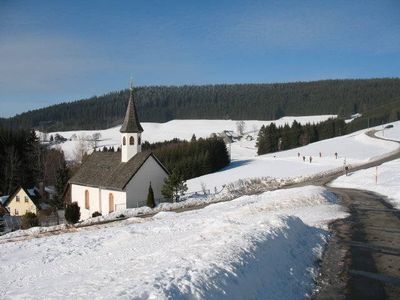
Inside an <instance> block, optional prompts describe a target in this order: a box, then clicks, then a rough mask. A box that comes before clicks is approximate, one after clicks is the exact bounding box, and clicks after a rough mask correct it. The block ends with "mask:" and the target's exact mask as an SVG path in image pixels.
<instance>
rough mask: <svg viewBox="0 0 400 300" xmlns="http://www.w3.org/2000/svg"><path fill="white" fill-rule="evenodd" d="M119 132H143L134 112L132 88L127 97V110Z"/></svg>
mask: <svg viewBox="0 0 400 300" xmlns="http://www.w3.org/2000/svg"><path fill="white" fill-rule="evenodd" d="M119 131H120V132H123V133H125V132H128V133H136V132H143V128H142V126H141V125H140V122H139V118H138V115H137V111H136V105H135V100H134V97H133V88H131V93H130V96H129V102H128V108H127V109H126V114H125V119H124V122H123V123H122V126H121V129H120V130H119Z"/></svg>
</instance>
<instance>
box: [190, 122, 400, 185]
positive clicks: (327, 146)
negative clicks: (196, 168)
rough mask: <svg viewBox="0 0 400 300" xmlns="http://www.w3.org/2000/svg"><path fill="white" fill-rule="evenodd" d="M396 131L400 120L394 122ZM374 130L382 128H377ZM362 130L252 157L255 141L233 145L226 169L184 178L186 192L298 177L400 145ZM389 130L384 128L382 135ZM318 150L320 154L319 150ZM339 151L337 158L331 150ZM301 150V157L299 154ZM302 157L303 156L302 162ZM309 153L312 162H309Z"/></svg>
mask: <svg viewBox="0 0 400 300" xmlns="http://www.w3.org/2000/svg"><path fill="white" fill-rule="evenodd" d="M393 124H395V127H394V128H392V129H391V130H395V129H397V128H399V127H400V122H395V123H393ZM377 129H381V128H380V127H377ZM366 131H367V130H361V131H358V132H355V133H352V134H349V135H345V136H341V137H337V138H333V139H328V140H323V141H320V142H317V143H312V144H309V145H307V146H304V147H301V148H296V149H291V150H288V151H282V152H276V153H272V154H267V155H261V156H257V157H255V156H254V155H255V153H256V149H255V142H254V141H250V142H249V141H246V142H237V143H233V144H232V156H233V159H232V163H231V164H230V165H229V166H228V167H226V168H225V169H223V170H221V171H219V172H216V173H212V174H207V175H204V176H201V177H197V178H194V179H191V180H188V181H187V185H188V187H189V191H192V192H194V191H200V190H201V185H202V183H203V184H205V186H206V188H207V189H210V190H211V191H213V190H214V189H215V187H216V188H217V190H220V189H221V188H222V186H223V185H226V184H229V183H232V182H235V181H237V180H240V179H245V178H256V177H268V176H270V177H276V178H288V177H290V178H300V177H305V176H311V175H315V174H319V173H323V172H327V171H329V170H334V169H337V168H343V166H344V164H345V163H346V164H350V165H357V164H361V163H365V162H367V161H370V160H373V159H376V158H378V157H381V156H383V155H385V154H387V153H390V152H392V151H395V150H396V149H398V148H399V144H397V143H394V142H391V141H383V140H378V139H374V138H371V137H368V136H367V135H365V132H366ZM389 133H390V129H387V130H385V135H386V134H389ZM320 152H321V157H319V153H320ZM335 152H337V153H338V159H336V158H335V155H334V153H335ZM298 153H300V157H298ZM302 156H305V157H306V161H305V162H303V159H302ZM310 156H311V157H312V163H310V162H309V158H310Z"/></svg>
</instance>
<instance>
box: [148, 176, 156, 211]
mask: <svg viewBox="0 0 400 300" xmlns="http://www.w3.org/2000/svg"><path fill="white" fill-rule="evenodd" d="M146 204H147V206H148V207H150V208H154V207H156V202H155V201H154V192H153V188H152V187H151V182H150V185H149V192H148V193H147V201H146Z"/></svg>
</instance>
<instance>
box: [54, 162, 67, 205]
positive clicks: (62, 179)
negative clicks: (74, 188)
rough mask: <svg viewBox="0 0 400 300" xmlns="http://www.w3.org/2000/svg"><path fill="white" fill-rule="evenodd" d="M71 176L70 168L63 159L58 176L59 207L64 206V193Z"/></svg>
mask: <svg viewBox="0 0 400 300" xmlns="http://www.w3.org/2000/svg"><path fill="white" fill-rule="evenodd" d="M69 178H70V175H69V169H68V167H67V164H66V162H65V161H63V163H62V165H61V167H60V168H59V169H58V170H57V178H56V186H55V187H56V193H57V194H56V203H55V206H56V207H57V208H62V207H63V206H64V203H63V202H64V201H63V195H64V191H65V187H66V185H67V183H68V180H69Z"/></svg>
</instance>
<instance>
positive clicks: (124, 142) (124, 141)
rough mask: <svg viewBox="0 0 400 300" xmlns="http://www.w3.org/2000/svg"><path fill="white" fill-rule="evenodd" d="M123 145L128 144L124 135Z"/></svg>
mask: <svg viewBox="0 0 400 300" xmlns="http://www.w3.org/2000/svg"><path fill="white" fill-rule="evenodd" d="M122 145H124V146H125V145H126V138H125V137H124V138H123V139H122Z"/></svg>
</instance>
